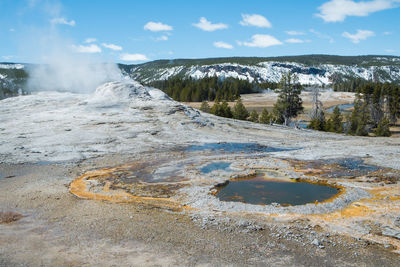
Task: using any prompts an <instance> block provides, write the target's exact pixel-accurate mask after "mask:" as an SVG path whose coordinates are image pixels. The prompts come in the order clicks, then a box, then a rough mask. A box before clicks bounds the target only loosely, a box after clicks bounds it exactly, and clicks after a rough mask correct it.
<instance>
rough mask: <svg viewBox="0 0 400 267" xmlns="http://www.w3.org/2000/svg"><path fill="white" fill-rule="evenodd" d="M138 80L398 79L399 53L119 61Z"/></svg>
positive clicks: (325, 81)
mask: <svg viewBox="0 0 400 267" xmlns="http://www.w3.org/2000/svg"><path fill="white" fill-rule="evenodd" d="M119 66H120V68H121V69H123V70H124V71H125V73H126V74H128V75H130V76H131V77H133V78H135V79H137V80H139V81H141V82H145V83H148V82H152V81H156V80H167V79H169V78H171V77H175V76H178V77H182V78H185V77H187V78H188V77H191V78H194V79H199V78H204V77H214V76H217V77H219V78H227V77H232V78H239V79H246V80H248V81H249V82H253V81H256V82H259V83H262V82H278V81H279V80H280V77H281V75H282V73H283V72H288V71H291V72H293V73H296V74H297V76H298V77H299V79H300V83H302V84H303V85H308V84H318V85H328V84H332V83H340V82H343V81H348V80H351V79H358V78H359V79H363V80H370V81H375V82H396V83H400V57H396V56H378V55H369V56H332V55H303V56H284V57H230V58H205V59H173V60H156V61H151V62H148V63H144V64H137V65H124V64H120V65H119Z"/></svg>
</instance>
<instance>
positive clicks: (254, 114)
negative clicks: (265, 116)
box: [249, 110, 259, 122]
mask: <svg viewBox="0 0 400 267" xmlns="http://www.w3.org/2000/svg"><path fill="white" fill-rule="evenodd" d="M258 117H259V116H258V113H257V111H256V110H253V111H252V112H251V113H250V118H249V120H250V121H252V122H258Z"/></svg>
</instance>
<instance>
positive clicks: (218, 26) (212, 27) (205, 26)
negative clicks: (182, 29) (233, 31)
mask: <svg viewBox="0 0 400 267" xmlns="http://www.w3.org/2000/svg"><path fill="white" fill-rule="evenodd" d="M193 26H195V27H197V28H199V29H201V30H203V31H207V32H213V31H216V30H223V29H226V28H228V25H226V24H223V23H215V24H212V23H211V22H210V21H208V20H207V19H206V18H205V17H201V18H200V22H199V23H194V24H193Z"/></svg>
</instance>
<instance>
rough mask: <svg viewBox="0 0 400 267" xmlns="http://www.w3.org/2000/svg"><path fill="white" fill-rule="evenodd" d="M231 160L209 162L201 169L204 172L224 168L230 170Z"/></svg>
mask: <svg viewBox="0 0 400 267" xmlns="http://www.w3.org/2000/svg"><path fill="white" fill-rule="evenodd" d="M231 164H232V163H231V162H224V161H220V162H213V163H210V164H207V165H206V166H204V167H202V168H201V169H200V171H201V172H202V173H210V172H212V171H215V170H224V171H229V170H230V168H229V167H230V166H231Z"/></svg>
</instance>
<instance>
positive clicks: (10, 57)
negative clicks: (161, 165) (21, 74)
mask: <svg viewBox="0 0 400 267" xmlns="http://www.w3.org/2000/svg"><path fill="white" fill-rule="evenodd" d="M13 57H14V56H2V57H1V58H2V59H4V60H10V59H12V58H13Z"/></svg>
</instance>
